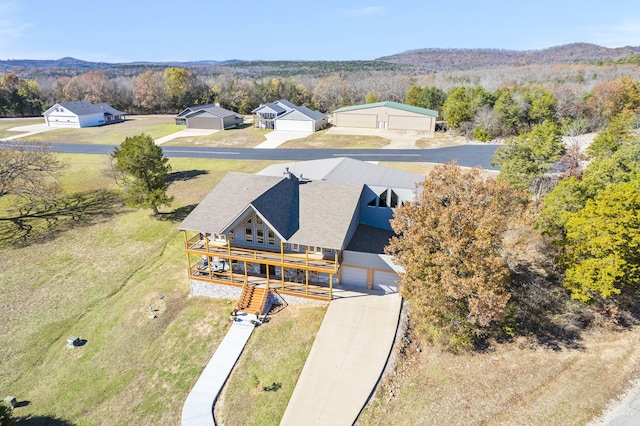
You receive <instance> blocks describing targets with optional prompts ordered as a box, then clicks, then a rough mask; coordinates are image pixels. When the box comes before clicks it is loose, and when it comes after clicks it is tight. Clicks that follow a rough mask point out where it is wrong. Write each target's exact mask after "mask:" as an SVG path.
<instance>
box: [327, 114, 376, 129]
mask: <svg viewBox="0 0 640 426" xmlns="http://www.w3.org/2000/svg"><path fill="white" fill-rule="evenodd" d="M336 116H337V117H334V124H335V125H336V127H364V128H368V129H375V128H376V127H378V116H377V115H376V114H345V113H338V114H336ZM336 118H337V120H336Z"/></svg>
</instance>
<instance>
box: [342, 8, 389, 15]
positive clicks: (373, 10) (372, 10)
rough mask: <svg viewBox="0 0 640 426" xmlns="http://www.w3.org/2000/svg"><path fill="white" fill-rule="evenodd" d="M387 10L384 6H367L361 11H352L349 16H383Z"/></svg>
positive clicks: (360, 9)
mask: <svg viewBox="0 0 640 426" xmlns="http://www.w3.org/2000/svg"><path fill="white" fill-rule="evenodd" d="M384 13H385V9H384V7H382V6H367V7H361V8H359V9H351V10H350V11H349V15H351V16H371V15H383V14H384Z"/></svg>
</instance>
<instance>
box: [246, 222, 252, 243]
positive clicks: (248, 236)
mask: <svg viewBox="0 0 640 426" xmlns="http://www.w3.org/2000/svg"><path fill="white" fill-rule="evenodd" d="M244 240H245V241H246V242H248V243H252V242H253V228H251V227H250V226H247V227H246V228H244Z"/></svg>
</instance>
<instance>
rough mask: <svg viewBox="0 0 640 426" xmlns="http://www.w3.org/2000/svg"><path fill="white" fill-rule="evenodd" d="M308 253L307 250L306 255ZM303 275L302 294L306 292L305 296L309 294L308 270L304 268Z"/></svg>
mask: <svg viewBox="0 0 640 426" xmlns="http://www.w3.org/2000/svg"><path fill="white" fill-rule="evenodd" d="M308 254H309V252H308V251H307V255H308ZM304 277H305V290H304V294H306V295H307V296H308V295H309V270H308V269H305V271H304Z"/></svg>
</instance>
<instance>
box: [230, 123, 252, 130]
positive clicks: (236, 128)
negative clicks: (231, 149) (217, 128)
mask: <svg viewBox="0 0 640 426" xmlns="http://www.w3.org/2000/svg"><path fill="white" fill-rule="evenodd" d="M251 126H253V123H242V124H240V125H239V126H236V127H232V128H230V129H227V130H225V131H227V132H228V131H233V130H243V129H246V128H248V127H251Z"/></svg>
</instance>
